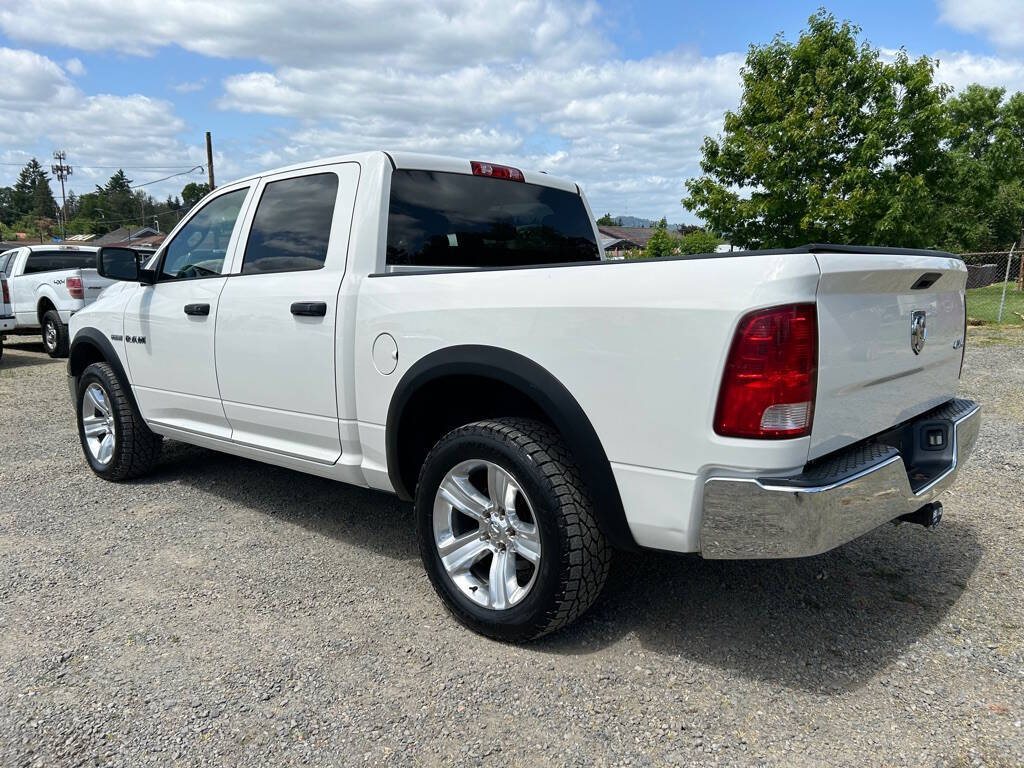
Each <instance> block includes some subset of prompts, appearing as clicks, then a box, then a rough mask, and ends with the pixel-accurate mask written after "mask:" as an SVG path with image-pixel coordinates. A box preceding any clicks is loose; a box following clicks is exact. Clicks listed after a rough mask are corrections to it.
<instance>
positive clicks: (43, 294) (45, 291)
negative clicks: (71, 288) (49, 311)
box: [34, 283, 60, 325]
mask: <svg viewBox="0 0 1024 768" xmlns="http://www.w3.org/2000/svg"><path fill="white" fill-rule="evenodd" d="M44 299H45V300H46V301H48V302H50V304H52V305H53V308H54V310H56V311H57V312H58V313H59V312H60V302H59V301H58V299H57V292H56V291H55V290H53V288H51V287H50V286H49V285H48V284H46V283H43V284H42V285H40V286H39V287H38V288H37V289H36V303H35V307H34V309H35V314H36V318H37V319H38V320H39V324H40V325H42V323H43V316H42V314H40V312H39V305H40V304H42V303H43V300H44Z"/></svg>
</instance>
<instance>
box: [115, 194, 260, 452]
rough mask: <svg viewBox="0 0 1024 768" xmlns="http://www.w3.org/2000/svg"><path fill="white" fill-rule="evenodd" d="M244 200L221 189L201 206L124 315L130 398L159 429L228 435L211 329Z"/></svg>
mask: <svg viewBox="0 0 1024 768" xmlns="http://www.w3.org/2000/svg"><path fill="white" fill-rule="evenodd" d="M249 192H250V187H235V188H225V189H224V191H223V192H220V194H218V195H217V196H216V197H213V198H211V199H208V200H206V201H204V202H203V204H202V207H201V208H200V209H199V210H197V211H196V212H195V213H194V214H192V215H191V216H190V218H189V219H188V221H186V223H185V225H184V226H183V227H181V228H180V229H179V230H178V231H177V232H176V233H175V234H174V235H173V236H172V237H173V239H171V240H170V241H169V242H168V243H167V244H166V245H165V246H164V248H163V249H162V250H161V252H160V254H159V255H158V257H157V260H156V270H157V282H156V283H155V284H154V285H147V286H142V287H140V288H139V289H138V290H137V291H136V292H135V295H134V296H132V298H131V299H130V300H129V302H128V304H127V306H126V308H125V315H124V343H125V350H126V356H127V359H128V366H129V369H130V371H131V379H132V385H133V390H134V392H135V398H136V400H137V401H138V403H139V407H140V408H141V409H142V412H143V413H145V414H146V418H147V420H150V421H152V422H154V423H156V424H164V425H167V426H171V427H176V428H178V429H184V430H188V431H190V432H196V433H199V434H204V435H211V436H214V437H221V438H228V437H230V435H231V428H230V427H229V425H228V422H227V419H226V418H225V416H224V408H223V406H222V405H221V402H220V393H219V392H218V390H217V370H216V365H215V361H214V329H215V328H216V321H217V309H218V302H219V300H220V295H221V291H222V290H223V288H224V283H225V281H226V280H227V279H228V278H227V277H225V276H224V272H225V264H230V256H231V254H232V253H233V252H234V247H235V244H236V243H237V241H238V235H239V231H240V230H241V216H240V213H241V212H242V211H243V209H244V205H245V202H246V199H247V197H248V196H249Z"/></svg>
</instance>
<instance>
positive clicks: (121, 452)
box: [76, 363, 163, 480]
mask: <svg viewBox="0 0 1024 768" xmlns="http://www.w3.org/2000/svg"><path fill="white" fill-rule="evenodd" d="M77 391H78V397H77V398H76V402H77V416H78V437H79V439H80V441H81V443H82V451H83V453H85V458H86V460H87V461H88V462H89V466H90V467H91V468H92V471H93V472H95V473H96V474H97V475H99V476H100V477H102V478H103V479H104V480H130V479H132V478H136V477H142V476H143V475H146V474H148V473H149V472H150V471H151V470H152V469H153V466H154V465H155V464H156V462H157V459H159V458H160V448H161V445H162V443H163V438H162V437H160V436H159V435H157V434H154V433H153V432H152V431H151V430H150V429H149V427H147V426H146V424H145V422H143V420H142V417H141V416H140V415H139V414H138V412H137V411H136V410H135V408H134V406H133V405H132V403H131V401H130V400H129V399H128V396H127V394H126V393H125V391H124V388H123V387H122V386H121V381H120V380H119V379H118V377H117V374H116V373H114V369H113V368H111V367H110V366H109V365H108V364H107V363H93V364H92V365H90V366H89V367H88V368H86V369H85V371H83V372H82V376H81V377H80V378H79V379H78V390H77Z"/></svg>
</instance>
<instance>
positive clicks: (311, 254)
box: [217, 163, 359, 464]
mask: <svg viewBox="0 0 1024 768" xmlns="http://www.w3.org/2000/svg"><path fill="white" fill-rule="evenodd" d="M358 182H359V165H358V164H356V163H342V164H337V165H329V166H318V167H316V168H309V169H305V170H303V171H297V172H288V173H283V174H278V175H275V176H268V177H264V178H263V179H262V180H261V183H260V186H259V188H258V189H257V191H256V196H255V198H254V201H253V203H252V205H250V207H249V214H248V215H247V219H248V222H247V226H246V231H247V237H246V241H245V245H244V248H242V247H240V248H239V249H238V254H237V255H236V257H235V258H236V263H235V265H234V269H233V270H232V271H233V272H234V273H236V274H232V276H231V277H230V278H228V281H227V285H226V286H225V287H224V292H223V293H222V294H221V299H220V313H219V315H218V317H217V378H218V380H219V382H220V391H221V397H222V399H223V402H224V412H225V414H226V415H227V419H228V421H229V422H230V424H231V439H232V440H234V441H235V442H238V443H243V444H246V445H251V446H255V447H258V448H263V449H265V450H270V451H274V452H276V453H280V454H286V455H289V456H296V457H300V458H304V459H308V460H311V461H316V462H320V463H323V464H333V463H334V462H336V461H338V459H339V458H340V456H341V437H340V431H339V423H338V400H337V394H336V382H335V359H336V352H335V350H336V343H335V328H336V318H337V310H338V293H339V290H340V287H341V281H342V278H343V277H344V275H345V261H346V257H347V250H348V235H349V227H350V226H351V220H352V208H353V204H354V202H355V194H356V187H357V185H358Z"/></svg>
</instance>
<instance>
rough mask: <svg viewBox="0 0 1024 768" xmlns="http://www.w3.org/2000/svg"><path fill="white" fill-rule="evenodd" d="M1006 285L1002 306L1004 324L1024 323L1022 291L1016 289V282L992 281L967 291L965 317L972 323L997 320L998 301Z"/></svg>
mask: <svg viewBox="0 0 1024 768" xmlns="http://www.w3.org/2000/svg"><path fill="white" fill-rule="evenodd" d="M1003 285H1006V305H1005V306H1004V307H1003V324H1004V325H1022V324H1024V291H1018V290H1017V283H1016V282H1015V281H1013V280H1011V281H1010V282H1008V283H993V284H992V285H986V286H985V287H983V288H971V289H970V290H968V291H967V319H968V322H971V323H974V324H988V323H996V322H998V320H997V318H998V316H999V301H1000V299H1001V298H1002V296H1003Z"/></svg>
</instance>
